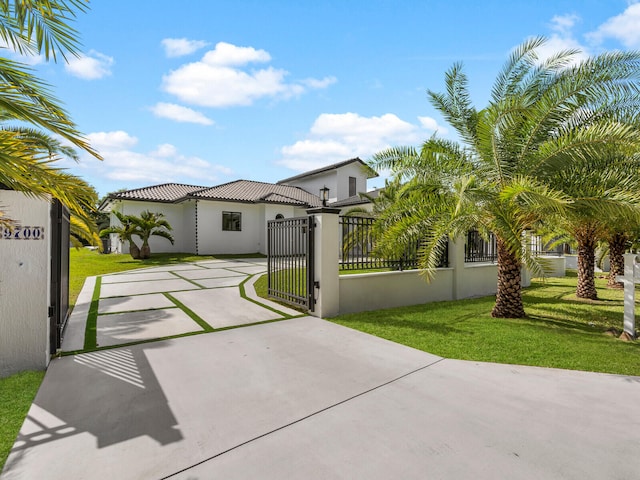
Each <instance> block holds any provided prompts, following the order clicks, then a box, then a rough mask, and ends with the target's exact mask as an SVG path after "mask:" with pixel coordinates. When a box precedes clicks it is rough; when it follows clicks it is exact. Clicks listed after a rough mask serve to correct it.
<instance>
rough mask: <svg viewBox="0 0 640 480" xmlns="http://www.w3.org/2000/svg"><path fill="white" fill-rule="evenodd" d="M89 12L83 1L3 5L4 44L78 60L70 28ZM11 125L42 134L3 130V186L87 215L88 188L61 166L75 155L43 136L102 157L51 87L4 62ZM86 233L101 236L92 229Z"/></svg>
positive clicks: (0, 96) (5, 108) (3, 94)
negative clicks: (59, 163) (64, 159)
mask: <svg viewBox="0 0 640 480" xmlns="http://www.w3.org/2000/svg"><path fill="white" fill-rule="evenodd" d="M86 8H87V7H86V2H84V1H82V0H39V1H37V2H34V1H26V2H25V1H18V0H12V1H5V2H0V38H1V39H2V40H3V41H4V43H5V44H6V45H8V46H9V47H10V48H12V49H13V50H14V51H16V52H18V53H21V54H42V55H44V57H45V58H46V59H47V60H49V59H52V60H54V61H55V60H56V59H57V57H58V55H60V56H62V57H63V58H66V56H65V55H66V54H68V53H71V54H72V55H77V52H78V46H79V44H78V41H77V32H76V31H75V30H74V29H73V28H72V27H71V26H70V25H69V22H70V20H72V19H73V17H74V16H75V14H76V12H78V11H79V12H83V11H85V10H86ZM8 120H12V121H16V122H19V123H21V124H30V125H32V126H35V127H36V128H37V129H30V130H27V129H25V128H18V127H6V128H3V129H2V130H0V184H3V185H4V186H5V187H6V188H10V189H12V190H16V191H22V192H25V193H27V194H30V195H35V196H38V197H42V198H46V197H47V196H48V195H51V196H53V197H54V198H57V199H59V200H60V201H61V202H62V203H63V204H65V205H66V206H67V207H68V208H69V209H70V210H71V211H72V212H76V213H77V212H80V211H82V210H83V208H84V207H85V206H86V205H85V204H86V200H87V198H88V197H89V196H90V193H89V192H87V190H86V187H87V184H86V182H83V181H81V180H80V179H78V177H75V176H73V175H69V174H68V173H65V172H64V171H62V170H60V169H59V168H56V166H55V162H56V161H57V160H59V159H60V158H62V157H63V156H65V155H68V154H69V151H68V147H64V146H62V145H61V144H60V142H58V145H57V147H56V148H54V149H53V150H51V149H48V148H46V147H44V145H43V142H42V141H43V140H44V139H43V138H38V136H39V135H41V136H48V138H47V139H46V142H44V143H49V144H51V142H53V140H52V139H53V137H52V135H56V136H60V137H61V138H62V139H64V140H66V141H68V142H70V143H71V144H72V145H73V146H75V147H77V148H79V149H81V150H84V151H86V152H88V153H90V154H91V155H93V156H95V157H96V158H98V159H99V158H100V155H99V154H98V153H97V152H95V151H94V150H93V149H92V148H91V147H90V145H89V144H88V143H87V141H86V140H85V139H84V138H83V137H82V135H81V134H80V132H79V131H78V130H77V127H76V126H75V124H74V123H73V122H72V121H71V119H70V117H69V115H68V114H67V112H66V111H65V110H64V109H63V108H62V107H61V105H60V102H59V101H58V100H57V99H56V98H55V97H54V96H53V95H52V94H51V93H50V91H49V86H48V85H47V84H46V83H44V82H42V81H41V80H39V79H38V78H37V77H35V76H34V75H33V74H32V73H31V72H30V70H29V67H28V66H26V65H24V64H22V63H19V62H16V61H13V60H10V59H7V58H2V57H0V121H1V122H2V123H6V121H8ZM39 129H42V130H43V132H47V133H43V132H42V131H40V130H39ZM72 158H77V156H76V157H74V156H72ZM4 218H5V221H8V220H9V219H7V218H6V217H4ZM84 227H86V229H87V230H95V226H92V225H90V224H86V225H84ZM84 227H83V228H84Z"/></svg>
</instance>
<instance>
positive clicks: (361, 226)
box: [339, 216, 449, 270]
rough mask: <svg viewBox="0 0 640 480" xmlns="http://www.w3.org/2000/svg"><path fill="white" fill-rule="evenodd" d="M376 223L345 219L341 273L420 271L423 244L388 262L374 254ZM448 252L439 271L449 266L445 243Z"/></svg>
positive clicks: (342, 222) (419, 243)
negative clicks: (374, 228) (349, 271)
mask: <svg viewBox="0 0 640 480" xmlns="http://www.w3.org/2000/svg"><path fill="white" fill-rule="evenodd" d="M374 223H375V219H373V218H367V217H347V216H341V217H340V221H339V225H340V269H341V270H376V269H391V270H407V269H415V268H418V252H419V250H420V246H421V243H422V242H416V243H415V244H413V245H411V246H410V247H409V248H408V249H407V250H405V252H404V253H403V254H402V255H401V256H400V257H399V258H384V257H380V256H376V255H375V254H374V247H375V239H374V238H373V233H372V232H373V224H374ZM443 242H444V251H443V253H442V256H441V259H440V262H439V264H438V267H448V266H449V242H448V241H447V239H446V238H444V239H443Z"/></svg>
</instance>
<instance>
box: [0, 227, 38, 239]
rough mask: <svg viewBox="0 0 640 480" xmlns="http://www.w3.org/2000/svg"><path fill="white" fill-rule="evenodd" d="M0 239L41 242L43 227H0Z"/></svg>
mask: <svg viewBox="0 0 640 480" xmlns="http://www.w3.org/2000/svg"><path fill="white" fill-rule="evenodd" d="M0 239H2V240H42V239H44V227H22V226H16V227H13V228H8V227H0Z"/></svg>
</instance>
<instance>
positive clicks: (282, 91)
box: [162, 42, 336, 107]
mask: <svg viewBox="0 0 640 480" xmlns="http://www.w3.org/2000/svg"><path fill="white" fill-rule="evenodd" d="M270 61H271V55H269V53H268V52H266V51H264V50H256V49H255V48H253V47H238V46H236V45H232V44H229V43H224V42H220V43H218V44H217V45H216V47H215V49H214V50H210V51H208V52H207V53H205V54H204V56H203V57H202V59H201V60H200V61H198V62H193V63H187V64H185V65H182V66H181V67H179V68H178V69H176V70H173V71H171V72H169V73H168V74H167V75H165V76H164V77H163V81H162V88H163V89H164V90H165V91H166V92H168V93H170V94H172V95H175V96H176V97H178V98H179V99H180V100H181V101H183V102H186V103H189V104H192V105H199V106H204V107H229V106H234V105H251V104H252V103H253V102H255V101H256V100H258V99H260V98H290V97H294V96H298V95H301V94H302V93H304V92H305V91H307V89H310V88H315V89H318V88H326V87H327V86H329V85H331V84H332V83H335V82H336V79H335V78H334V77H326V78H324V79H321V80H317V79H312V78H310V79H305V80H303V81H301V82H287V81H286V77H287V76H288V75H289V73H288V72H287V71H285V70H283V69H278V68H274V67H271V66H267V67H265V68H260V69H248V68H247V65H249V64H252V63H267V62H270Z"/></svg>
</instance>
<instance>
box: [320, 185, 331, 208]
mask: <svg viewBox="0 0 640 480" xmlns="http://www.w3.org/2000/svg"><path fill="white" fill-rule="evenodd" d="M320 198H321V199H322V206H323V207H326V206H327V201H328V200H329V188H328V187H327V186H326V185H325V186H324V187H322V188H321V189H320Z"/></svg>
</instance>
